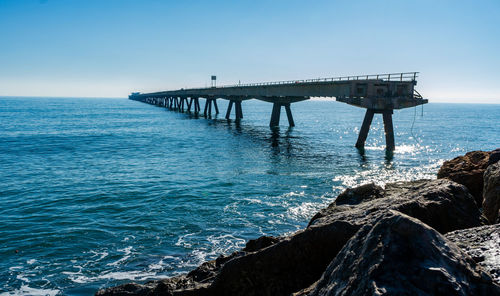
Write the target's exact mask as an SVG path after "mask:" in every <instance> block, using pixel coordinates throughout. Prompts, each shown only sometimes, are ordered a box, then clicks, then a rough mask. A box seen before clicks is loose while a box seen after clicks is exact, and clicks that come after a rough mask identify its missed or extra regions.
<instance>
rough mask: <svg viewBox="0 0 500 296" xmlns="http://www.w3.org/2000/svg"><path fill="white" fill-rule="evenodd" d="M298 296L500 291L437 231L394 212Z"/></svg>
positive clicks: (368, 230) (361, 236) (364, 231)
mask: <svg viewBox="0 0 500 296" xmlns="http://www.w3.org/2000/svg"><path fill="white" fill-rule="evenodd" d="M294 295H304V296H305V295H308V296H323V295H485V296H486V295H488V296H490V295H500V286H498V285H496V284H495V283H494V282H493V281H492V278H491V277H490V275H489V274H488V273H487V272H485V271H483V270H482V269H481V268H480V267H479V266H478V265H477V264H476V263H475V262H474V261H473V260H472V258H470V257H469V256H467V255H466V254H465V253H464V252H463V251H462V250H460V249H459V248H458V247H457V246H456V245H454V244H453V243H450V242H449V241H447V240H446V238H445V237H443V236H442V235H441V234H439V233H438V232H437V231H435V230H434V229H432V228H430V227H429V226H427V225H425V224H423V223H421V222H420V221H419V220H417V219H414V218H411V217H409V216H406V215H403V214H401V213H398V212H396V211H391V212H390V213H387V214H385V215H384V216H382V217H381V218H380V219H379V220H378V221H377V223H376V224H375V225H374V226H373V227H372V226H371V225H365V226H364V227H363V228H362V229H361V230H360V231H359V232H357V233H356V235H355V236H354V237H353V238H352V239H351V240H349V242H348V243H347V244H346V246H344V248H343V249H342V250H341V251H340V253H339V254H338V255H337V256H336V257H335V259H334V260H333V261H332V262H331V264H330V265H329V266H328V268H327V269H326V271H325V272H324V274H323V275H322V277H321V278H320V280H319V281H317V282H316V283H315V284H313V285H312V286H311V287H309V288H307V289H305V290H302V291H301V292H299V293H296V294H294Z"/></svg>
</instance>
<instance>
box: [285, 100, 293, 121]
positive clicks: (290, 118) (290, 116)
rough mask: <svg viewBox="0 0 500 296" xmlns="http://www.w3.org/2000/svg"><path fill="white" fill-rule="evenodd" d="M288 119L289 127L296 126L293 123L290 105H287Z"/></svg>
mask: <svg viewBox="0 0 500 296" xmlns="http://www.w3.org/2000/svg"><path fill="white" fill-rule="evenodd" d="M285 110H286V117H287V118H288V125H289V126H295V122H294V121H293V116H292V109H290V103H288V104H285Z"/></svg>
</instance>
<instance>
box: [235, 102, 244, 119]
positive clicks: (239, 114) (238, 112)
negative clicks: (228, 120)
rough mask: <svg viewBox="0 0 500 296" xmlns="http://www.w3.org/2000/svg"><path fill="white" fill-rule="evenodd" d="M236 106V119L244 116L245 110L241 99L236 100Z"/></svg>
mask: <svg viewBox="0 0 500 296" xmlns="http://www.w3.org/2000/svg"><path fill="white" fill-rule="evenodd" d="M234 108H235V109H236V120H240V119H242V118H243V110H242V109H241V101H236V102H235V106H234Z"/></svg>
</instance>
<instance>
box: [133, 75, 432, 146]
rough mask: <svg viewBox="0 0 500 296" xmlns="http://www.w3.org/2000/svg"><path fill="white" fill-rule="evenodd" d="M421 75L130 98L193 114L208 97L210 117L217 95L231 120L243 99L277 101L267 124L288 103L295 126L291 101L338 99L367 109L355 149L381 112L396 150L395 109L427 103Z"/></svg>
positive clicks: (206, 110) (269, 84) (276, 119)
mask: <svg viewBox="0 0 500 296" xmlns="http://www.w3.org/2000/svg"><path fill="white" fill-rule="evenodd" d="M417 77H418V72H407V73H395V74H375V75H358V76H344V77H335V78H318V79H307V80H290V81H277V82H263V83H250V84H237V85H225V86H217V87H205V88H190V89H179V90H171V91H160V92H154V93H137V92H136V93H132V94H131V95H130V96H129V99H131V100H135V101H140V102H144V103H149V104H154V105H157V106H161V107H166V108H169V109H171V110H176V111H180V112H194V113H201V108H200V99H205V106H204V110H203V115H204V116H205V117H208V118H210V117H211V116H212V107H213V110H214V111H215V113H216V114H218V113H219V108H218V106H217V99H224V100H229V105H228V108H227V111H226V119H228V120H229V118H230V115H231V112H232V110H233V106H234V113H235V120H237V121H239V120H241V119H242V118H243V109H242V102H243V101H245V100H250V99H256V100H261V101H265V102H269V103H272V104H273V108H272V112H271V120H270V123H269V125H270V126H271V127H275V126H278V125H279V119H280V116H281V109H282V107H285V111H286V115H287V118H288V123H289V125H290V126H295V123H294V120H293V115H292V110H291V107H290V106H291V104H293V103H296V102H300V101H304V100H309V99H310V98H311V97H335V99H336V100H337V101H339V102H343V103H347V104H350V105H353V106H357V107H361V108H365V109H367V110H366V114H365V117H364V120H363V123H362V126H361V130H360V132H359V135H358V140H357V142H356V147H357V148H359V149H363V148H364V145H365V141H366V138H367V136H368V131H369V129H370V125H371V122H372V120H373V116H374V114H382V118H383V121H384V129H385V137H386V149H387V150H388V151H393V150H394V148H395V144H394V129H393V124H392V113H393V110H394V109H403V108H409V107H414V106H418V105H422V104H426V103H427V102H428V100H426V99H423V98H422V96H421V95H420V94H419V93H418V92H417V91H416V90H415V86H416V85H417Z"/></svg>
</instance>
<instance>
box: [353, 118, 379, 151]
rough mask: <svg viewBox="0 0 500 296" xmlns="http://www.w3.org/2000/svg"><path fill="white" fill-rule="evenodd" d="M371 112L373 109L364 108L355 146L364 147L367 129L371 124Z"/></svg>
mask: <svg viewBox="0 0 500 296" xmlns="http://www.w3.org/2000/svg"><path fill="white" fill-rule="evenodd" d="M373 114H375V112H374V111H373V109H366V113H365V118H364V119H363V125H362V126H361V130H360V131H359V135H358V141H357V142H356V148H358V149H364V148H365V141H366V137H368V131H369V130H370V125H371V124H372V120H373Z"/></svg>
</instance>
